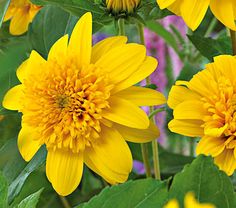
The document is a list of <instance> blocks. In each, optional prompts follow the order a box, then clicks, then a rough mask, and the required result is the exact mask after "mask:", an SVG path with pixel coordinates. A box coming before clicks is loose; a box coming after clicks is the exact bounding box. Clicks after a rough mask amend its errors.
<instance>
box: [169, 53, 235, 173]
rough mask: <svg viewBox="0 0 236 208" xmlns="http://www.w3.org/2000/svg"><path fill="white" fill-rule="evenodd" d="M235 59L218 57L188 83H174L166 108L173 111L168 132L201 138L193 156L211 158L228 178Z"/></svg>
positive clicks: (232, 148) (232, 166)
mask: <svg viewBox="0 0 236 208" xmlns="http://www.w3.org/2000/svg"><path fill="white" fill-rule="evenodd" d="M235 68H236V59H235V57H234V56H230V55H222V56H217V57H215V58H214V62H213V63H210V64H207V65H206V69H204V70H203V71H201V72H199V73H197V74H196V75H195V76H194V77H193V78H192V79H191V80H190V81H189V82H187V81H177V82H176V85H175V86H173V87H172V89H171V91H170V94H169V98H168V105H169V106H170V107H171V108H172V109H174V112H173V113H174V119H173V120H172V121H171V122H170V123H169V128H170V130H171V131H173V132H176V133H179V134H183V135H186V136H191V137H202V138H201V140H200V142H199V143H198V145H197V154H205V155H211V156H212V157H214V161H215V163H216V164H217V165H218V166H219V168H220V169H221V170H224V171H225V172H226V173H227V174H228V175H232V174H233V172H234V170H235V168H236V136H235V135H236V122H235V121H236V114H235V111H236V80H235Z"/></svg>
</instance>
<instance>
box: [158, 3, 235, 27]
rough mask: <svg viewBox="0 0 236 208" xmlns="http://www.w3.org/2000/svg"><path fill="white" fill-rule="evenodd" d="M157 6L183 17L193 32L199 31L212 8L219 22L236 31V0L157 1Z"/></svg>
mask: <svg viewBox="0 0 236 208" xmlns="http://www.w3.org/2000/svg"><path fill="white" fill-rule="evenodd" d="M157 4H158V5H159V6H160V8H161V9H165V8H168V9H169V10H170V11H172V12H173V13H175V14H176V15H179V16H181V17H182V18H183V19H184V21H185V22H186V24H187V25H188V27H190V28H191V29H192V30H196V29H197V27H198V26H199V25H200V23H201V22H202V20H203V18H204V16H205V14H206V12H207V9H208V7H209V6H210V9H211V11H212V13H213V14H214V15H215V17H216V18H217V19H218V20H219V21H221V22H222V23H223V24H224V25H225V26H227V27H228V28H230V29H232V30H236V24H235V20H236V1H235V0H201V1H199V0H157Z"/></svg>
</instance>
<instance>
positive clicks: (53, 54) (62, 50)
mask: <svg viewBox="0 0 236 208" xmlns="http://www.w3.org/2000/svg"><path fill="white" fill-rule="evenodd" d="M67 45H68V35H64V36H63V37H61V38H60V39H59V40H57V41H56V42H55V43H54V44H53V46H52V47H51V49H50V52H49V54H48V60H56V61H58V62H60V60H62V61H64V60H63V58H64V57H65V56H66V54H67Z"/></svg>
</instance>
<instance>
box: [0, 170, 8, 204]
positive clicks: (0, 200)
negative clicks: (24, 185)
mask: <svg viewBox="0 0 236 208" xmlns="http://www.w3.org/2000/svg"><path fill="white" fill-rule="evenodd" d="M7 191H8V186H7V180H6V179H5V178H4V176H3V174H2V173H1V172H0V207H1V208H7V206H8V205H7Z"/></svg>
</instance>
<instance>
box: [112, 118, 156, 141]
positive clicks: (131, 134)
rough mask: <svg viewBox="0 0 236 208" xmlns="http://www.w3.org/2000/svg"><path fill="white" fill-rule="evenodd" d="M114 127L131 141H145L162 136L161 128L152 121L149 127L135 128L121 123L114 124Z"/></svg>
mask: <svg viewBox="0 0 236 208" xmlns="http://www.w3.org/2000/svg"><path fill="white" fill-rule="evenodd" d="M114 128H116V129H117V130H118V131H119V132H120V134H121V135H122V136H123V137H124V139H125V140H127V141H129V142H135V143H145V142H150V141H152V140H154V139H157V138H158V137H159V136H160V132H159V129H158V128H157V126H156V125H155V124H153V123H152V122H150V125H149V127H148V128H147V129H134V128H129V127H126V126H122V125H119V124H114Z"/></svg>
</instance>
